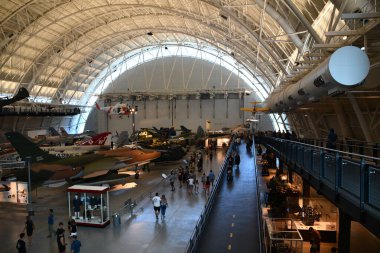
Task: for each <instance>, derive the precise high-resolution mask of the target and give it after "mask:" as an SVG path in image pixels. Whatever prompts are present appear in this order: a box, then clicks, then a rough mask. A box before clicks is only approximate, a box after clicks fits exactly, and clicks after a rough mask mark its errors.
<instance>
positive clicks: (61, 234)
mask: <svg viewBox="0 0 380 253" xmlns="http://www.w3.org/2000/svg"><path fill="white" fill-rule="evenodd" d="M47 223H48V231H49V234H48V235H47V237H48V238H52V237H53V236H55V237H56V239H57V246H58V252H59V253H64V252H66V246H67V243H66V238H65V229H64V227H63V222H60V223H59V224H58V228H57V229H56V230H55V229H54V223H55V217H54V210H53V209H49V215H48V218H47ZM68 230H69V238H70V239H71V244H70V252H71V253H79V252H80V248H81V246H82V244H81V242H80V241H79V240H78V238H77V225H76V222H75V220H74V219H71V220H70V221H69V222H68ZM34 231H35V225H34V222H33V220H32V218H31V216H29V215H28V216H27V217H26V222H25V227H24V230H23V232H22V233H20V235H19V239H18V241H17V243H16V249H17V250H18V252H19V253H26V242H25V240H24V238H25V232H26V235H27V237H28V244H29V246H31V245H32V236H33V232H34Z"/></svg>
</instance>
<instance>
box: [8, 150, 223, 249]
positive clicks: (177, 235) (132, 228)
mask: <svg viewBox="0 0 380 253" xmlns="http://www.w3.org/2000/svg"><path fill="white" fill-rule="evenodd" d="M223 159H224V154H223V152H221V151H217V154H216V156H214V159H213V160H212V162H211V161H210V160H208V159H204V169H205V171H206V172H207V173H208V171H209V169H213V170H214V171H215V172H216V173H218V171H219V169H220V165H221V163H222V161H223ZM179 164H180V163H167V164H159V165H157V166H155V167H156V168H155V169H152V170H151V172H149V173H144V174H142V175H141V178H140V179H138V180H135V179H132V178H131V179H129V180H131V181H135V182H136V183H137V184H138V185H137V187H136V188H134V189H132V190H121V191H117V192H112V193H111V194H110V209H111V210H112V211H111V212H112V213H113V212H115V211H120V208H121V207H122V206H123V203H124V201H125V200H127V199H128V198H132V199H133V200H137V204H138V206H137V207H136V208H135V213H136V215H134V216H131V215H130V214H129V213H128V212H123V215H122V217H121V218H122V222H121V225H116V226H115V225H114V224H113V223H112V221H111V224H110V225H109V226H107V227H106V228H90V227H79V228H78V239H79V240H80V241H81V242H82V249H81V252H83V253H86V252H91V253H93V252H132V253H139V252H144V253H153V252H154V253H160V252H165V253H167V252H184V251H185V249H186V247H187V243H188V241H189V239H190V236H191V233H192V232H193V230H194V227H195V224H196V222H197V220H198V218H199V215H200V214H201V211H202V209H203V207H204V205H205V203H206V201H207V196H206V195H205V193H204V192H202V189H200V192H199V194H189V193H188V192H187V189H186V188H185V187H183V188H179V183H178V181H176V182H175V185H176V190H175V191H174V192H172V191H170V186H169V182H168V181H163V180H162V177H161V174H162V173H163V172H166V173H167V172H168V171H170V170H171V169H172V168H178V166H179ZM200 176H201V175H200V173H198V175H197V177H198V178H200ZM66 188H67V186H66V187H61V188H49V189H47V188H39V189H38V191H37V192H34V193H33V197H34V201H35V203H34V209H35V216H34V217H33V220H34V222H35V224H36V230H35V233H34V235H33V241H32V246H28V251H27V252H28V253H37V252H38V253H41V252H57V243H56V240H55V238H47V234H48V227H47V216H48V210H49V208H53V209H54V210H55V216H56V224H58V222H59V221H62V222H64V223H65V224H67V216H68V207H67V193H66V191H65V190H66ZM155 192H158V193H159V194H160V195H161V194H165V195H166V197H167V199H168V203H169V207H168V209H167V213H166V219H164V220H161V219H159V220H158V221H157V220H156V218H155V215H154V212H153V207H152V203H151V197H150V196H151V195H152V194H154V193H155ZM0 207H1V208H0V224H1V225H0V238H1V242H2V245H1V247H0V252H1V253H5V252H15V251H16V249H15V245H16V241H17V239H18V234H19V233H20V232H22V230H23V228H24V222H25V216H26V207H25V206H16V205H11V204H3V203H1V204H0ZM65 226H66V225H65ZM67 236H68V234H67V233H66V238H67ZM67 252H69V251H68V250H67Z"/></svg>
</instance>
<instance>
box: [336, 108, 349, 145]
mask: <svg viewBox="0 0 380 253" xmlns="http://www.w3.org/2000/svg"><path fill="white" fill-rule="evenodd" d="M333 106H334V110H335V112H336V116H337V118H338V122H339V126H340V129H342V134H343V141H344V142H345V141H346V138H347V137H353V134H352V131H351V129H350V128H349V123H348V122H347V118H346V114H345V112H344V111H343V108H342V105H341V104H338V103H333Z"/></svg>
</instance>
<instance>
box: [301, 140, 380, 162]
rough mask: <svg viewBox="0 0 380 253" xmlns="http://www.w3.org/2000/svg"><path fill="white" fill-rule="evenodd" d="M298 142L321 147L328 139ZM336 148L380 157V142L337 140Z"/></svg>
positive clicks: (324, 145) (325, 144)
mask: <svg viewBox="0 0 380 253" xmlns="http://www.w3.org/2000/svg"><path fill="white" fill-rule="evenodd" d="M294 141H297V142H302V143H305V144H310V145H314V146H319V147H326V146H327V140H323V139H306V138H304V139H297V140H294ZM336 149H337V150H339V151H345V152H348V153H355V154H360V155H366V156H373V157H375V158H378V157H379V154H380V144H379V143H367V142H363V141H355V140H346V141H345V142H342V141H340V142H337V143H336Z"/></svg>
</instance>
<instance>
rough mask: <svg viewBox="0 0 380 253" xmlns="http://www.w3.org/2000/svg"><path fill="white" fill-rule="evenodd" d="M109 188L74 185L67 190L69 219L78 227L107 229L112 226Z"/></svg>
mask: <svg viewBox="0 0 380 253" xmlns="http://www.w3.org/2000/svg"><path fill="white" fill-rule="evenodd" d="M108 192H109V188H108V187H106V186H88V185H73V186H71V187H69V188H68V189H67V197H68V205H69V217H71V218H72V219H74V220H75V222H76V224H77V225H80V226H90V227H105V226H107V225H108V224H110V213H109V212H110V211H109V210H110V209H109V194H108Z"/></svg>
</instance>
